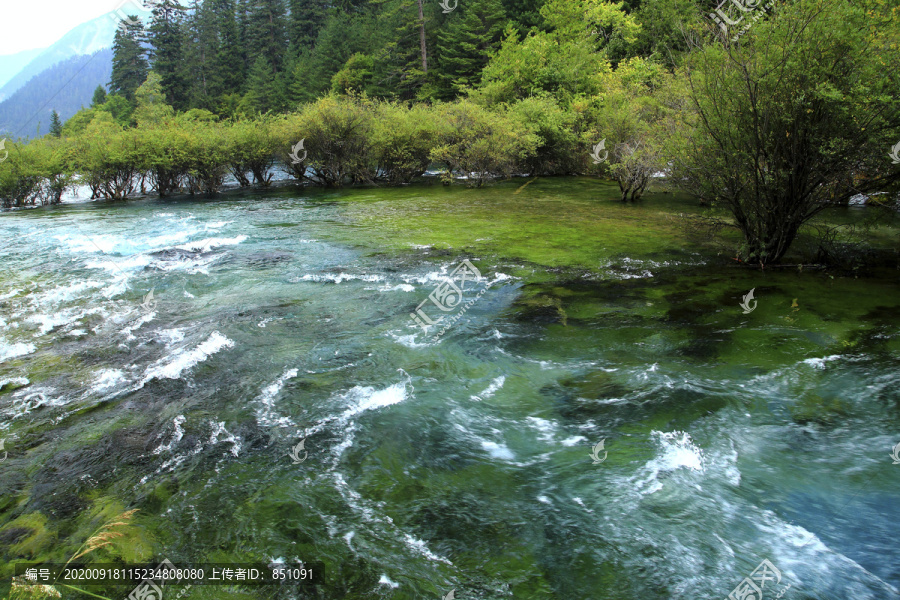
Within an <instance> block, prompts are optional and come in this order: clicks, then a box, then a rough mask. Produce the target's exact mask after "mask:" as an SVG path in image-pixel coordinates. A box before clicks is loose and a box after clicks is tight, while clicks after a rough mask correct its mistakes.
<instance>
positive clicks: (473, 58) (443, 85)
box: [437, 0, 506, 99]
mask: <svg viewBox="0 0 900 600" xmlns="http://www.w3.org/2000/svg"><path fill="white" fill-rule="evenodd" d="M505 23H506V15H505V14H504V12H503V6H502V5H501V4H500V0H469V1H468V2H464V3H460V6H459V9H458V10H457V11H456V12H455V13H454V18H453V19H450V20H448V22H447V23H446V25H445V26H444V27H443V28H442V29H441V31H440V33H439V34H438V42H437V57H438V59H437V60H438V65H439V69H438V74H437V77H438V81H439V82H440V83H439V84H438V88H439V90H440V91H439V92H438V96H439V97H441V98H444V99H449V98H452V97H454V96H456V94H457V93H458V91H459V90H460V89H462V88H464V87H469V86H471V85H473V84H474V83H476V82H477V81H478V80H480V79H481V71H482V69H484V67H485V65H487V63H488V60H489V59H490V56H491V54H493V52H494V50H495V49H496V48H497V46H499V44H500V41H501V39H502V37H503V28H504V25H505Z"/></svg>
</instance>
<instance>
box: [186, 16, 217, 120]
mask: <svg viewBox="0 0 900 600" xmlns="http://www.w3.org/2000/svg"><path fill="white" fill-rule="evenodd" d="M216 28H217V23H216V15H215V13H214V12H213V6H212V3H211V2H204V3H202V4H200V2H199V1H198V0H193V2H192V5H191V14H190V16H189V17H188V19H187V21H186V23H185V27H184V31H185V55H186V59H187V60H186V61H185V70H186V71H187V73H188V82H189V86H190V91H189V92H188V98H189V104H188V105H189V106H191V107H202V108H212V107H213V106H214V105H215V99H216V98H218V97H219V96H221V95H222V93H223V91H224V90H223V82H222V79H221V77H222V72H221V71H220V69H219V64H218V56H219V51H220V41H219V36H218V34H217V32H216Z"/></svg>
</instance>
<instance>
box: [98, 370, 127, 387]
mask: <svg viewBox="0 0 900 600" xmlns="http://www.w3.org/2000/svg"><path fill="white" fill-rule="evenodd" d="M125 381H126V379H125V373H124V372H123V371H121V370H119V369H103V370H102V371H100V372H98V373H97V375H96V377H95V378H94V383H93V385H92V386H91V392H106V391H107V390H110V389H112V388H114V387H116V386H119V385H121V384H122V383H125Z"/></svg>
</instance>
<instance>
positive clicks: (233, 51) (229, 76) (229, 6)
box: [203, 0, 247, 94]
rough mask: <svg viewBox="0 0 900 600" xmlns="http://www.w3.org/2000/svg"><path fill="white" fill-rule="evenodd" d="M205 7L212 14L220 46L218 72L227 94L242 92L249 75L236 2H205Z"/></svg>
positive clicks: (230, 0)
mask: <svg viewBox="0 0 900 600" xmlns="http://www.w3.org/2000/svg"><path fill="white" fill-rule="evenodd" d="M203 5H204V7H207V5H208V9H209V10H210V11H211V12H212V14H213V16H214V20H215V30H216V32H217V33H218V37H219V45H218V53H217V55H216V72H217V74H218V78H219V80H220V81H221V84H222V88H223V90H224V93H225V94H234V93H237V92H239V91H240V89H241V86H242V85H243V84H244V78H245V77H246V74H247V68H246V63H245V60H244V55H243V52H242V50H241V46H240V41H241V34H240V30H239V29H238V19H237V8H236V5H235V0H205V1H204V2H203Z"/></svg>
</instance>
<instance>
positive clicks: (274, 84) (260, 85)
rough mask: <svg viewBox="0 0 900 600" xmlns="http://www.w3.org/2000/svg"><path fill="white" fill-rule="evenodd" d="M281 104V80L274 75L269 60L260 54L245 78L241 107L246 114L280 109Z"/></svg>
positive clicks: (282, 100) (282, 89)
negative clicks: (245, 90)
mask: <svg viewBox="0 0 900 600" xmlns="http://www.w3.org/2000/svg"><path fill="white" fill-rule="evenodd" d="M283 105H284V88H283V81H282V79H281V78H280V77H276V75H275V73H274V72H273V70H272V65H270V64H269V61H267V60H266V59H265V58H263V57H262V56H260V57H258V58H257V59H256V62H255V63H253V68H252V69H251V70H250V76H249V77H248V78H247V93H246V95H245V96H244V98H243V100H241V109H242V110H243V112H245V113H247V114H251V115H256V114H260V113H266V112H269V111H277V110H280V109H281V108H282V106H283Z"/></svg>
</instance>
